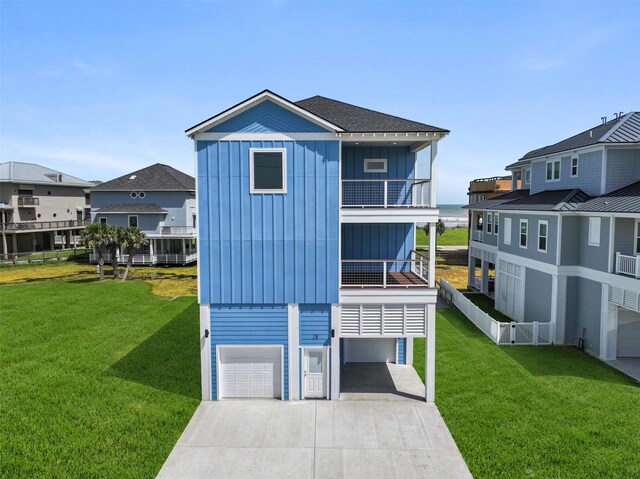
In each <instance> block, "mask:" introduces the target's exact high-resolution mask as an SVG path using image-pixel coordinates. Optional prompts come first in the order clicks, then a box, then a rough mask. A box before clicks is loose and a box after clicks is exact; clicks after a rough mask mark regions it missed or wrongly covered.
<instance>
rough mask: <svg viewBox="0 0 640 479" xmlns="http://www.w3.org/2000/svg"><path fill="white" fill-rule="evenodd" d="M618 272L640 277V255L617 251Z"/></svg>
mask: <svg viewBox="0 0 640 479" xmlns="http://www.w3.org/2000/svg"><path fill="white" fill-rule="evenodd" d="M616 274H623V275H625V276H631V277H633V278H640V255H639V256H631V255H626V254H622V253H620V252H616Z"/></svg>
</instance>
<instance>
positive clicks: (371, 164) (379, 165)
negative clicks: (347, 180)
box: [364, 158, 387, 173]
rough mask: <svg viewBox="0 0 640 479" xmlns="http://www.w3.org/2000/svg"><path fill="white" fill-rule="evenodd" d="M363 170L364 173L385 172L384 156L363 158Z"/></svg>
mask: <svg viewBox="0 0 640 479" xmlns="http://www.w3.org/2000/svg"><path fill="white" fill-rule="evenodd" d="M364 172H365V173H386V172H387V160H386V159H385V158H380V159H365V160H364Z"/></svg>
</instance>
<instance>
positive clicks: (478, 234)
mask: <svg viewBox="0 0 640 479" xmlns="http://www.w3.org/2000/svg"><path fill="white" fill-rule="evenodd" d="M482 233H483V231H482V230H478V229H472V230H471V239H472V240H473V241H477V242H478V243H482V236H483V235H482Z"/></svg>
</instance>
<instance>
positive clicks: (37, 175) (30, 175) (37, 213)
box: [0, 161, 94, 257]
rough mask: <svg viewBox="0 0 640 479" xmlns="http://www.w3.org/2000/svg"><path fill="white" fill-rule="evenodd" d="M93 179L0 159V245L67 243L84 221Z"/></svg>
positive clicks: (27, 248)
mask: <svg viewBox="0 0 640 479" xmlns="http://www.w3.org/2000/svg"><path fill="white" fill-rule="evenodd" d="M92 186H94V183H91V182H88V181H85V180H81V179H80V178H76V177H75V176H71V175H67V174H66V173H62V172H60V171H56V170H52V169H51V168H46V167H44V166H40V165H36V164H35V163H21V162H17V161H10V162H7V163H0V233H1V236H2V239H1V242H2V245H1V246H0V248H2V249H1V253H2V255H3V257H7V255H9V254H12V253H29V252H33V251H47V250H53V249H54V248H56V247H60V248H70V247H75V246H76V244H79V235H80V231H81V230H82V229H83V228H84V226H85V225H86V224H88V223H89V218H88V211H89V210H88V209H89V195H88V193H87V189H88V188H90V187H92Z"/></svg>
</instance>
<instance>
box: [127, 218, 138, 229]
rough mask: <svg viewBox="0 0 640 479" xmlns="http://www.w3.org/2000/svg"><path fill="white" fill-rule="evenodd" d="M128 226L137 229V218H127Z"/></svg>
mask: <svg viewBox="0 0 640 479" xmlns="http://www.w3.org/2000/svg"><path fill="white" fill-rule="evenodd" d="M129 226H135V227H136V228H137V227H138V217H137V216H129Z"/></svg>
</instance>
